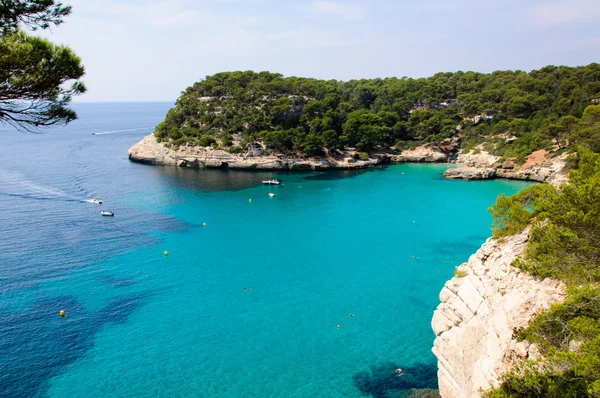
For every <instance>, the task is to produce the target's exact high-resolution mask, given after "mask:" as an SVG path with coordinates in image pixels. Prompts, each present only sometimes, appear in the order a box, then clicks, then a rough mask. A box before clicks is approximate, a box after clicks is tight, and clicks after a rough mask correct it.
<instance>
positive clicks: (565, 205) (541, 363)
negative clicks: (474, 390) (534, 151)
mask: <svg viewBox="0 0 600 398" xmlns="http://www.w3.org/2000/svg"><path fill="white" fill-rule="evenodd" d="M598 108H600V107H594V108H593V109H587V110H586V114H588V116H589V113H595V114H597V113H596V112H599V111H600V109H598ZM599 122H600V118H599V119H597V120H596V123H595V125H589V124H588V123H587V122H583V124H582V126H581V129H583V130H584V131H587V129H589V128H592V129H596V131H598V130H600V123H599ZM589 147H591V148H594V149H596V147H595V145H589ZM596 150H597V149H596ZM569 177H570V180H569V183H567V184H564V185H563V186H561V187H560V189H556V188H554V187H552V186H550V185H547V184H544V185H536V186H533V187H530V188H528V189H526V190H523V191H521V192H519V193H518V194H516V195H514V196H511V197H506V196H501V197H500V198H499V199H498V201H497V202H496V204H495V205H494V206H493V207H492V208H491V212H492V215H493V216H494V235H495V236H497V237H501V236H505V235H509V234H513V233H515V232H519V231H521V230H523V229H524V228H526V227H529V228H531V231H530V235H531V237H530V241H529V242H528V245H527V248H526V250H525V253H524V255H523V256H522V258H520V259H518V260H517V261H515V263H514V264H513V265H515V266H516V267H518V268H520V269H522V270H524V271H526V272H528V273H530V274H532V275H534V276H537V277H539V278H547V277H550V278H556V279H559V280H562V281H564V282H565V283H566V285H567V286H568V295H567V299H566V300H565V301H564V302H563V303H561V304H555V305H553V306H552V307H551V308H550V309H549V310H548V311H546V312H544V313H542V314H540V315H538V316H537V317H536V318H534V320H533V321H532V322H531V323H530V324H529V326H528V327H527V328H524V329H520V330H515V337H517V339H518V340H520V341H523V340H527V341H529V342H531V343H536V344H537V345H538V346H539V348H540V351H541V353H542V356H541V358H540V359H537V360H529V361H527V362H525V363H523V364H521V365H520V366H518V367H517V368H516V369H515V370H513V371H512V372H510V373H508V374H506V375H505V376H504V379H503V381H502V384H501V386H500V387H499V388H498V389H496V390H493V391H491V392H489V393H487V396H488V397H491V398H500V397H557V398H558V397H600V154H598V153H594V152H593V151H592V150H590V149H588V148H583V147H581V148H580V149H579V151H578V160H577V162H576V164H575V166H574V168H573V169H572V170H571V171H570V176H569Z"/></svg>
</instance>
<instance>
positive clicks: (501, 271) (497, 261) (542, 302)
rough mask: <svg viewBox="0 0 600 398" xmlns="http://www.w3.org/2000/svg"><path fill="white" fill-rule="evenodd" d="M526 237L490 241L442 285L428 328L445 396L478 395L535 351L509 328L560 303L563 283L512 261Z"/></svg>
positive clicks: (523, 234) (521, 247)
mask: <svg viewBox="0 0 600 398" xmlns="http://www.w3.org/2000/svg"><path fill="white" fill-rule="evenodd" d="M528 239H529V235H528V231H525V232H523V233H521V234H518V235H514V236H511V237H508V238H506V239H505V240H504V241H503V242H500V241H498V240H494V239H492V238H490V239H488V240H487V241H486V243H485V244H484V245H483V246H482V247H481V248H480V249H479V250H478V251H477V252H476V253H475V254H473V255H472V256H471V258H470V259H469V261H468V262H466V263H464V264H462V265H461V266H460V267H458V270H459V272H457V276H455V277H454V278H452V279H451V280H449V281H448V282H447V283H446V285H445V286H444V288H443V289H442V291H441V293H440V301H441V303H440V304H439V305H438V307H437V309H436V310H435V312H434V315H433V320H432V327H433V330H434V332H435V335H436V339H435V342H434V347H433V353H434V354H435V356H436V357H437V358H438V381H439V388H440V394H441V396H442V397H443V398H469V397H479V396H480V391H481V390H487V389H489V388H492V387H495V386H497V385H498V378H499V377H500V376H501V375H502V374H504V373H505V372H507V371H508V370H510V369H511V368H512V367H513V366H514V365H515V363H516V362H517V361H519V360H522V359H527V358H532V357H533V356H534V355H535V354H536V353H537V349H536V347H535V346H533V345H532V346H530V345H529V344H528V343H527V342H522V343H518V342H517V341H516V340H514V339H513V331H514V329H515V328H518V327H524V326H526V325H527V324H528V323H529V322H530V320H531V319H532V318H533V317H534V316H535V315H537V314H539V313H540V312H541V311H543V310H545V309H547V308H548V307H549V306H550V305H551V304H552V303H556V302H561V301H563V300H564V298H565V286H564V284H563V283H562V282H559V281H556V280H551V279H545V280H543V281H540V280H537V279H534V278H533V277H532V276H531V275H529V274H527V273H525V272H522V271H521V270H519V269H517V268H515V267H513V266H511V265H510V264H511V263H512V262H513V260H514V259H515V258H517V257H518V256H519V255H520V254H521V253H522V252H523V250H524V249H525V246H526V244H527V241H528ZM462 275H464V276H462Z"/></svg>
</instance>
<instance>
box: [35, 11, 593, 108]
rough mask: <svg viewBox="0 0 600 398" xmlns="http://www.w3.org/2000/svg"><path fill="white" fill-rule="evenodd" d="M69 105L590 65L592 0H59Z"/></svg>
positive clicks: (55, 35) (57, 33)
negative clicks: (247, 74)
mask: <svg viewBox="0 0 600 398" xmlns="http://www.w3.org/2000/svg"><path fill="white" fill-rule="evenodd" d="M62 2H63V3H65V4H69V5H72V6H73V11H72V14H71V15H70V16H68V17H67V18H66V19H65V22H64V23H63V24H62V25H60V26H58V27H54V28H52V31H51V32H49V31H44V32H43V33H42V34H43V35H44V36H47V37H48V38H50V39H51V40H52V41H53V42H55V43H60V44H66V45H68V46H69V47H71V48H72V49H73V50H75V52H76V53H77V54H78V55H79V56H80V57H81V58H82V60H83V64H84V65H85V68H86V76H85V77H84V79H83V81H84V83H85V84H86V86H87V88H88V92H87V93H86V94H84V95H82V96H80V97H77V98H76V99H75V101H77V102H83V101H85V102H100V101H174V100H175V99H176V98H177V97H178V96H179V94H180V93H181V91H183V90H184V89H185V88H186V87H188V86H190V85H192V84H193V83H194V82H196V81H199V80H201V79H203V78H204V77H205V76H206V75H212V74H214V73H217V72H223V71H234V70H255V71H263V70H268V71H271V72H278V73H282V74H283V75H285V76H306V77H314V78H323V79H338V80H350V79H360V78H374V77H389V76H397V77H402V76H408V77H414V78H418V77H426V76H430V75H432V74H434V73H436V72H446V71H458V70H463V71H467V70H474V71H478V72H491V71H493V70H498V69H520V70H526V71H529V70H532V69H538V68H541V67H543V66H546V65H571V66H575V65H586V64H589V63H592V62H600V29H599V28H598V26H600V0H412V1H409V0H370V1H368V0H353V1H350V0H339V1H311V0H120V1H118V0H115V1H112V0H107V1H104V0H93V1H90V0H62Z"/></svg>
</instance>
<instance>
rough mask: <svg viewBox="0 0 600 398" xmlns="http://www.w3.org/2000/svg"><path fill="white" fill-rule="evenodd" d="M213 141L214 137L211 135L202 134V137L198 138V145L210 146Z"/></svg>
mask: <svg viewBox="0 0 600 398" xmlns="http://www.w3.org/2000/svg"><path fill="white" fill-rule="evenodd" d="M215 142H216V140H215V139H214V137H211V136H210V135H203V136H202V137H200V138H198V145H200V146H211V145H212V144H214V143H215Z"/></svg>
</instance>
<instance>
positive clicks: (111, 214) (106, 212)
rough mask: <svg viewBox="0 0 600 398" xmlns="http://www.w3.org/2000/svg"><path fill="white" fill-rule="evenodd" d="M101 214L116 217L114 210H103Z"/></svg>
mask: <svg viewBox="0 0 600 398" xmlns="http://www.w3.org/2000/svg"><path fill="white" fill-rule="evenodd" d="M100 214H102V215H103V216H106V217H114V216H115V212H114V211H101V212H100Z"/></svg>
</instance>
